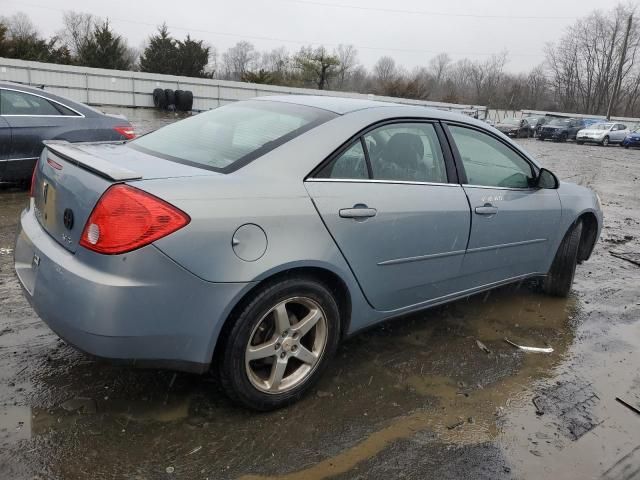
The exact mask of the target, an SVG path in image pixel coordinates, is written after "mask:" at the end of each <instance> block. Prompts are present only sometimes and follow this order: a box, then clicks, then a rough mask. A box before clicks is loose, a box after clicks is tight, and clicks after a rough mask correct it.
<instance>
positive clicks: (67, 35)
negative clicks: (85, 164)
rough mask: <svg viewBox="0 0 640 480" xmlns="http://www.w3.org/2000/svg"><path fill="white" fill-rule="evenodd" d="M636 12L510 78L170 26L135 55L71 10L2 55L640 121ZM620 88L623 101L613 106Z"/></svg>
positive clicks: (556, 48)
mask: <svg viewBox="0 0 640 480" xmlns="http://www.w3.org/2000/svg"><path fill="white" fill-rule="evenodd" d="M633 13H634V12H633V10H632V7H629V6H624V5H618V6H617V7H615V8H613V9H611V10H610V11H594V12H592V13H591V14H589V15H587V16H585V17H584V18H581V19H579V20H577V21H576V22H575V23H574V24H573V25H571V26H569V27H568V28H567V29H566V31H565V34H564V35H563V36H562V38H561V39H560V40H558V41H556V42H552V43H547V44H544V45H542V46H543V48H544V52H545V61H544V62H543V63H541V64H540V65H536V66H534V67H533V68H532V69H531V70H530V71H528V72H525V73H519V74H516V73H511V72H508V71H507V70H506V67H507V64H508V61H509V55H508V52H506V51H504V52H500V53H497V54H494V55H491V56H488V57H487V58H485V59H483V60H471V59H468V58H463V59H460V60H455V61H454V60H453V59H452V58H451V57H450V56H449V55H448V54H447V53H441V54H439V55H437V56H435V57H433V58H431V59H428V60H427V61H425V64H424V66H419V67H415V68H413V69H410V70H409V69H406V68H404V67H403V66H401V65H398V64H397V63H396V61H395V60H394V59H393V58H392V57H390V56H383V57H381V58H379V59H378V61H377V62H376V63H375V65H374V66H373V67H372V68H370V69H368V68H366V67H365V66H364V65H362V64H361V63H360V61H359V58H358V51H357V49H356V48H355V47H354V46H352V45H339V46H338V47H337V48H334V49H329V48H327V47H324V46H303V47H301V48H299V49H298V50H297V51H294V52H290V51H289V50H288V49H287V48H285V47H279V48H275V49H272V50H269V51H259V50H258V49H256V48H255V46H254V45H253V44H251V43H250V42H247V41H240V42H238V43H236V44H235V45H234V46H232V47H231V48H229V49H227V50H226V51H224V52H222V54H221V55H219V54H218V52H217V50H216V49H215V48H214V47H212V46H210V45H208V44H207V43H206V42H204V41H202V40H196V39H193V38H192V37H191V36H190V35H187V36H186V37H185V38H184V39H177V38H175V37H174V36H173V35H172V34H171V32H170V31H169V28H168V27H167V25H162V26H160V27H159V28H158V29H157V31H156V32H155V33H154V34H153V35H151V36H150V37H149V38H148V40H147V41H146V42H145V44H144V46H143V47H142V48H141V49H135V48H132V47H130V46H129V45H128V43H127V41H126V39H124V38H123V37H122V36H121V35H119V34H117V33H116V32H115V31H114V30H113V28H112V26H111V24H110V23H109V21H108V19H100V18H96V17H94V16H92V15H89V14H85V13H76V12H66V13H65V14H64V16H63V24H64V29H63V30H61V33H60V34H58V35H54V36H52V37H50V38H48V39H47V38H43V37H41V36H40V35H39V33H38V31H37V29H36V28H35V26H34V25H33V23H32V22H31V21H30V20H29V18H28V17H27V16H26V15H24V14H22V13H18V14H15V15H13V16H11V17H8V18H2V17H0V56H4V57H9V58H20V59H25V60H36V61H43V62H53V63H63V64H71V65H84V66H90V67H98V68H110V69H120V70H139V71H143V72H154V73H163V74H173V75H185V76H192V77H204V78H218V79H224V80H235V81H242V82H252V83H263V84H273V85H283V86H293V87H307V88H316V89H320V90H323V89H332V90H342V91H353V92H361V93H373V94H378V95H386V96H394V97H404V98H413V99H419V100H432V101H443V102H450V103H461V104H468V105H473V104H477V105H486V106H488V107H490V108H498V109H514V110H515V109H534V110H547V111H566V112H575V113H587V114H594V115H602V114H604V113H606V110H607V107H608V106H609V103H611V104H612V105H611V106H612V114H614V115H624V116H640V103H639V102H638V93H640V64H639V63H638V62H637V59H638V54H639V53H640V48H639V47H640V28H638V26H637V22H635V23H631V28H630V29H629V32H627V31H626V26H627V24H628V22H627V20H628V19H629V16H630V15H632V14H633ZM625 37H626V40H627V41H626V42H625V41H624V40H625ZM540 42H541V43H543V40H540ZM621 59H623V61H622V62H621ZM620 66H622V68H621V70H620V69H619V67H620ZM619 70H620V75H619V76H618V71H619ZM614 90H617V91H618V92H619V93H618V95H617V100H616V101H614V102H612V101H611V99H612V95H613V94H614Z"/></svg>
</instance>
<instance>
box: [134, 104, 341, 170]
mask: <svg viewBox="0 0 640 480" xmlns="http://www.w3.org/2000/svg"><path fill="white" fill-rule="evenodd" d="M335 116H336V114H334V113H331V112H328V111H326V110H321V109H318V108H313V107H307V106H303V105H295V104H292V103H285V102H271V101H261V100H249V101H244V102H238V103H232V104H229V105H224V106H222V107H218V108H216V109H214V110H210V111H208V112H204V113H200V114H198V115H194V116H193V117H190V118H187V119H185V120H181V121H179V122H176V123H172V124H171V125H168V126H166V127H163V128H160V129H158V130H156V131H154V132H152V133H149V134H147V135H143V136H142V137H139V138H138V139H136V140H134V141H133V142H130V143H129V144H128V145H129V146H130V147H131V148H134V149H139V150H143V151H145V152H147V153H150V154H152V155H156V156H159V157H162V158H165V159H167V160H172V161H176V162H180V163H186V164H188V165H194V166H196V167H203V168H208V169H212V170H214V171H225V172H230V171H233V170H235V169H237V168H240V167H242V166H243V165H246V164H247V163H249V162H250V161H252V160H254V159H256V158H258V157H261V156H262V155H264V154H266V153H267V152H269V151H271V150H273V149H274V148H277V147H278V146H280V145H282V144H284V143H286V142H288V141H289V140H291V139H293V138H295V137H297V136H298V135H301V134H302V133H304V132H306V131H307V130H310V129H312V128H314V127H316V126H317V125H320V124H321V123H324V122H326V121H327V120H329V119H331V118H334V117H335Z"/></svg>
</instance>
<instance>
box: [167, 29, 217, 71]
mask: <svg viewBox="0 0 640 480" xmlns="http://www.w3.org/2000/svg"><path fill="white" fill-rule="evenodd" d="M177 44H178V47H177V52H176V65H175V67H176V68H175V74H176V75H184V76H187V77H211V76H212V75H213V72H212V73H206V72H205V68H206V66H207V64H208V63H209V50H210V48H209V47H205V46H204V44H203V42H202V40H192V39H191V37H190V36H189V35H187V38H186V39H185V40H184V41H182V42H181V41H178V42H177Z"/></svg>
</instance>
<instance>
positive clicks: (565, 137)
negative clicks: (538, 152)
mask: <svg viewBox="0 0 640 480" xmlns="http://www.w3.org/2000/svg"><path fill="white" fill-rule="evenodd" d="M567 138H569V136H568V135H567V134H566V133H563V134H562V135H561V136H560V141H561V142H562V143H564V142H566V141H567Z"/></svg>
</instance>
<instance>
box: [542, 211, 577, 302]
mask: <svg viewBox="0 0 640 480" xmlns="http://www.w3.org/2000/svg"><path fill="white" fill-rule="evenodd" d="M581 237H582V220H578V221H577V222H576V223H574V224H573V225H572V226H571V228H570V229H569V231H568V232H567V233H566V234H565V236H564V238H563V239H562V243H560V246H559V247H558V251H557V252H556V256H555V258H554V259H553V263H552V264H551V269H550V270H549V273H548V274H547V276H546V277H545V278H544V280H543V281H542V289H543V291H544V292H545V293H546V294H548V295H553V296H554V297H566V296H567V295H569V292H570V291H571V286H572V285H573V277H574V275H575V273H576V264H577V263H578V247H579V246H580V238H581Z"/></svg>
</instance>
